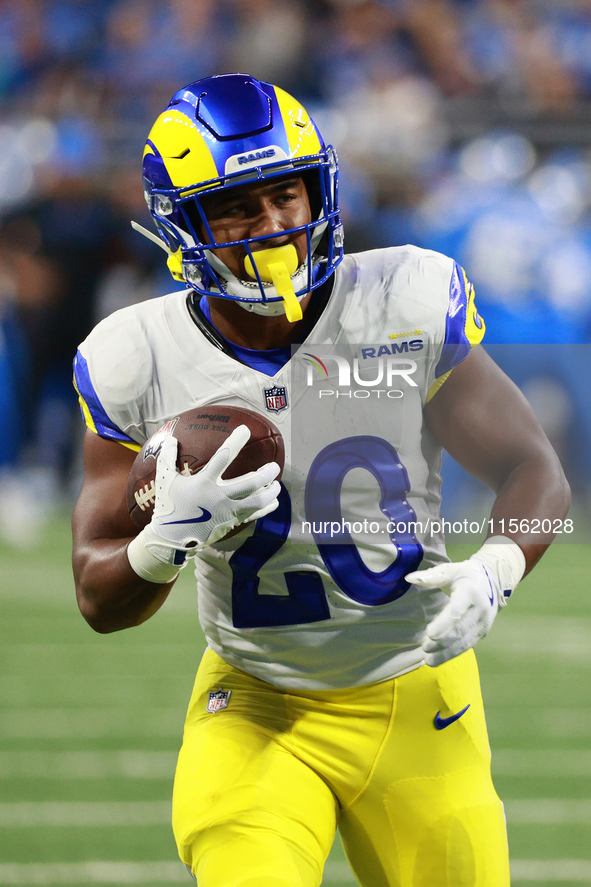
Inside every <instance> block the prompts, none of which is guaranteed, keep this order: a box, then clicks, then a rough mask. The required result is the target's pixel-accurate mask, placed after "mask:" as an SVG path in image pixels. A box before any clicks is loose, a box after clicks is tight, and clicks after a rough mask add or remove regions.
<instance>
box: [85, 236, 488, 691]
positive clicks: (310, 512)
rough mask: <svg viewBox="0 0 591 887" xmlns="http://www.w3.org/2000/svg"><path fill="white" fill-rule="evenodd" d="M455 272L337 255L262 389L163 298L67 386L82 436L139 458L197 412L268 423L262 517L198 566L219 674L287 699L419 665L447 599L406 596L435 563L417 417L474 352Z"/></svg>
mask: <svg viewBox="0 0 591 887" xmlns="http://www.w3.org/2000/svg"><path fill="white" fill-rule="evenodd" d="M483 335H484V324H483V322H482V320H481V318H480V317H479V316H478V314H477V311H476V308H475V305H474V293H473V288H472V286H471V284H470V283H469V282H468V280H467V279H466V276H465V274H464V272H463V270H462V269H461V268H459V267H458V266H457V265H456V264H455V263H454V262H453V261H452V260H451V259H449V258H447V257H445V256H442V255H441V254H439V253H435V252H431V251H428V250H422V249H419V248H417V247H412V246H405V247H395V248H390V249H385V250H375V251H371V252H366V253H361V254H358V255H348V256H346V257H345V259H344V260H343V262H342V264H341V265H340V266H339V268H338V269H337V271H336V275H335V281H334V288H333V292H332V294H331V296H330V299H329V301H328V303H327V305H326V307H325V308H324V311H323V312H322V314H321V315H320V317H319V319H318V320H317V322H316V324H315V326H314V328H313V329H312V331H311V332H310V334H309V336H308V338H307V339H306V340H305V342H304V343H303V344H301V345H299V346H298V347H297V348H294V353H293V355H292V358H291V360H289V361H288V362H287V363H286V364H285V366H283V367H282V368H281V369H280V370H279V371H278V372H277V373H276V374H275V375H274V376H269V375H267V374H265V373H263V372H259V371H258V370H256V369H253V368H252V367H250V366H247V365H246V364H244V363H242V362H240V361H239V360H237V359H236V358H235V357H234V356H232V355H230V354H227V353H224V351H222V350H220V348H219V347H217V346H216V344H215V343H214V342H213V341H211V340H210V339H209V338H208V337H207V336H206V335H204V333H203V331H202V329H201V328H200V327H199V326H198V325H197V324H196V323H195V321H194V320H193V318H192V316H191V313H190V311H189V309H188V305H187V293H185V292H177V293H172V294H171V295H168V296H164V297H162V298H159V299H154V300H152V301H148V302H144V303H141V304H138V305H133V306H131V307H129V308H124V309H122V310H120V311H117V312H115V313H114V314H112V315H111V316H109V317H108V318H106V320H103V321H102V322H101V323H100V324H98V326H97V327H96V328H95V329H94V330H93V331H92V333H91V334H90V335H89V336H88V338H87V339H86V340H85V341H84V342H83V343H82V345H81V346H80V349H79V353H78V356H77V359H76V364H75V378H76V385H77V388H78V391H79V393H80V396H81V404H82V409H83V413H84V416H85V419H86V422H87V424H88V426H89V427H90V428H91V429H92V430H93V431H95V432H97V433H98V434H100V435H102V436H104V437H106V438H110V439H114V440H119V441H120V442H121V443H122V444H124V445H127V446H131V447H132V448H134V449H139V447H140V446H141V444H143V443H144V441H146V440H147V439H148V438H149V437H150V436H151V435H152V434H153V433H154V432H155V431H157V430H158V429H159V428H160V427H161V426H162V425H163V424H164V423H165V422H167V421H168V420H170V419H172V418H174V416H175V415H177V414H178V413H180V412H183V411H185V410H188V409H192V408H194V407H203V408H204V411H205V412H206V411H207V408H208V407H209V406H210V405H218V406H219V405H228V406H237V407H246V408H247V409H250V410H254V411H256V412H259V413H262V414H266V415H267V416H268V417H269V418H270V419H271V420H272V421H273V422H275V424H276V425H277V427H278V428H279V430H280V431H281V433H282V435H283V437H284V441H285V447H286V464H285V469H284V472H283V476H282V492H281V495H280V503H279V507H278V508H277V510H276V511H275V512H273V513H272V514H270V515H267V516H266V517H264V518H262V519H261V520H259V521H258V522H257V524H256V527H248V528H246V529H244V530H243V531H242V532H241V533H238V534H237V535H236V536H234V537H232V538H231V539H228V540H226V541H223V542H219V543H217V544H216V545H214V546H210V547H209V548H207V549H205V550H203V551H202V552H200V553H199V554H198V555H197V557H196V558H195V574H196V577H197V589H198V595H199V617H200V622H201V625H202V628H203V631H204V633H205V636H206V638H207V641H208V644H209V645H210V646H211V647H212V648H213V649H214V650H215V651H216V652H217V653H218V654H219V655H220V656H221V657H222V658H223V659H225V660H226V661H227V662H229V663H230V664H232V665H234V666H236V667H237V668H240V669H242V670H244V671H246V672H249V673H250V674H253V675H255V676H256V677H259V678H261V679H262V680H265V681H267V682H269V683H271V684H275V685H276V686H279V687H285V688H290V687H291V688H301V689H312V690H314V689H324V688H340V687H351V686H357V685H361V684H367V683H375V682H378V681H383V680H386V679H388V678H390V677H393V676H396V675H399V674H403V673H404V672H407V671H410V670H412V669H414V668H417V667H418V666H419V665H421V664H422V662H423V658H422V651H421V641H422V639H423V637H424V632H425V626H426V625H427V623H428V622H429V621H431V620H432V619H433V617H434V616H435V615H436V614H437V612H439V610H440V609H441V608H442V606H443V605H444V603H445V601H446V600H447V598H446V596H445V595H444V594H443V592H441V591H439V590H437V589H432V590H426V589H419V588H417V587H415V586H409V584H408V583H407V582H406V581H405V579H404V576H405V574H406V573H408V572H410V571H411V570H414V569H417V568H418V567H419V565H420V566H421V568H427V567H431V566H434V565H436V564H438V563H441V562H444V561H446V560H447V556H446V553H445V545H444V539H443V535H442V533H441V532H440V529H439V527H438V525H437V521H438V518H439V506H440V485H441V478H440V474H439V470H440V463H441V448H440V446H439V445H438V444H437V442H436V441H435V440H434V438H433V436H432V435H431V434H430V433H429V431H428V430H427V429H426V427H425V425H424V423H423V407H424V405H425V403H426V402H427V400H428V399H429V398H430V397H431V396H433V394H434V393H435V391H436V390H437V388H438V387H439V386H440V385H441V384H442V382H443V381H444V380H445V378H447V375H448V374H449V372H450V371H451V370H452V369H453V367H454V366H456V365H457V364H458V363H459V362H460V361H461V360H463V359H464V358H465V357H466V356H467V354H468V353H469V351H470V348H471V347H472V346H473V345H475V344H477V343H478V342H480V340H481V339H482V337H483Z"/></svg>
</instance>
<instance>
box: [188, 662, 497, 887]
mask: <svg viewBox="0 0 591 887" xmlns="http://www.w3.org/2000/svg"><path fill="white" fill-rule="evenodd" d="M219 688H222V689H224V690H231V691H232V694H231V697H230V699H229V704H228V707H227V708H225V709H223V710H220V711H217V712H215V713H214V714H211V713H209V712H207V703H208V699H209V693H210V692H211V691H215V690H218V689H219ZM468 704H469V706H470V707H469V708H468V710H467V711H466V712H465V713H464V714H463V715H462V716H461V717H459V718H457V719H456V720H452V721H450V722H449V723H448V724H447V726H445V727H444V728H443V729H439V730H438V729H436V728H435V725H434V719H435V716H436V715H437V713H438V712H439V713H440V716H441V717H442V718H444V719H445V718H451V717H452V716H453V715H455V714H457V713H458V712H460V711H461V710H462V709H464V708H465V707H466V706H467V705H468ZM337 826H338V828H339V829H340V832H341V837H342V839H343V844H344V847H345V851H346V853H347V857H348V859H349V862H350V864H351V867H352V869H353V871H354V873H355V875H356V877H357V879H358V881H359V882H360V884H362V885H363V887H508V885H509V862H508V852H507V838H506V830H505V820H504V816H503V809H502V805H501V802H500V801H499V799H498V797H497V795H496V793H495V790H494V788H493V785H492V781H491V777H490V753H489V746H488V739H487V733H486V725H485V721H484V713H483V709H482V699H481V694H480V682H479V678H478V670H477V667H476V659H475V657H474V653H473V651H471V650H470V651H469V652H468V653H464V654H463V655H462V656H459V657H458V658H457V659H453V660H452V661H450V662H447V663H445V664H444V665H441V666H439V667H438V668H435V669H431V668H428V667H427V666H423V667H422V668H419V669H417V670H416V671H412V672H410V673H409V674H406V675H402V676H401V677H399V678H395V679H393V680H390V681H385V682H383V683H381V684H373V685H371V686H368V687H356V688H353V689H346V690H330V691H299V690H289V691H285V690H277V689H276V688H274V687H272V686H270V685H269V684H267V683H265V682H263V681H260V680H258V679H257V678H254V677H251V676H250V675H248V674H246V673H244V672H242V671H239V670H237V669H235V668H233V667H232V666H230V665H227V664H226V663H225V662H223V661H222V660H221V659H220V658H219V656H217V655H216V654H215V653H214V652H213V651H211V650H209V651H208V652H207V653H206V654H205V656H204V659H203V662H202V664H201V666H200V668H199V672H198V674H197V679H196V682H195V688H194V691H193V695H192V698H191V702H190V706H189V712H188V715H187V721H186V726H185V734H184V740H183V746H182V749H181V752H180V755H179V762H178V768H177V774H176V779H175V788H174V803H173V828H174V833H175V837H176V841H177V845H178V848H179V853H180V856H181V859H182V860H183V862H185V863H186V864H187V865H188V866H189V867H190V868H191V869H192V871H193V873H194V874H195V876H196V878H197V882H198V887H318V885H319V884H320V883H321V881H322V870H323V866H324V863H325V860H326V857H327V856H328V853H329V851H330V848H331V845H332V842H333V839H334V836H335V830H336V827H337Z"/></svg>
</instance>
